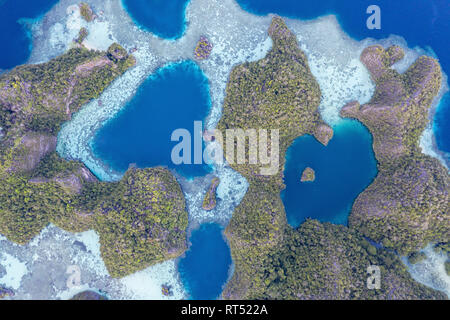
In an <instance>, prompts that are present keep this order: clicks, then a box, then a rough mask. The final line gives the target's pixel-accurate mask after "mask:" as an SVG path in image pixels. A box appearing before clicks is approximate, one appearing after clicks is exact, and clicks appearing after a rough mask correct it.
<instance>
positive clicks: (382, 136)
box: [341, 46, 450, 255]
mask: <svg viewBox="0 0 450 320" xmlns="http://www.w3.org/2000/svg"><path fill="white" fill-rule="evenodd" d="M403 55H404V54H403V50H402V49H401V48H399V47H397V46H393V47H390V48H388V49H386V50H385V49H383V48H382V47H381V46H371V47H368V48H366V49H365V50H364V51H363V53H362V55H361V61H362V62H363V63H364V64H365V65H366V67H367V68H368V69H369V71H370V73H371V75H372V78H373V80H374V81H375V82H376V91H375V94H374V95H373V97H372V100H371V101H370V102H369V103H368V104H366V105H364V106H360V105H359V103H357V102H352V103H349V104H348V105H347V106H345V107H344V108H343V109H342V111H341V115H342V116H344V117H351V118H355V119H358V120H359V121H361V122H362V123H363V124H364V125H366V126H367V127H368V128H369V130H370V132H371V133H372V135H373V148H374V151H375V156H376V158H377V160H378V170H379V172H378V176H377V178H376V179H375V181H374V182H373V183H372V184H371V185H370V186H369V187H368V188H367V189H366V190H365V191H364V192H363V193H361V194H360V195H359V196H358V198H357V200H356V201H355V203H354V205H353V209H352V213H351V215H350V217H349V224H350V226H352V227H354V228H356V229H358V230H359V231H360V232H361V233H362V234H364V235H365V236H367V237H369V238H371V239H373V240H375V241H377V242H383V243H388V244H389V245H390V247H391V248H393V249H395V250H397V251H398V252H399V253H400V254H402V255H408V254H409V253H412V252H415V251H418V250H420V249H421V248H423V247H425V246H426V245H427V244H428V243H430V242H434V243H436V242H442V241H444V242H448V241H449V235H450V215H449V205H448V204H449V191H450V177H449V175H448V171H447V169H446V168H445V167H444V166H442V165H441V164H440V163H439V161H438V160H436V159H434V158H431V157H429V156H426V155H424V154H422V153H421V149H420V146H419V140H420V135H421V134H422V132H423V130H424V129H425V128H426V126H427V125H428V123H429V119H428V110H429V108H430V105H431V103H432V101H433V99H434V98H435V96H436V95H437V94H438V91H439V88H440V86H441V78H442V73H441V69H440V66H439V63H438V62H437V60H435V59H433V58H430V57H426V56H421V57H419V58H418V59H417V60H416V61H415V63H414V64H413V65H412V66H411V67H410V68H409V69H408V70H407V71H406V72H405V73H404V74H399V73H398V72H396V71H395V70H394V69H391V68H390V67H391V65H392V64H393V63H394V62H396V61H398V60H399V59H401V58H402V57H403Z"/></svg>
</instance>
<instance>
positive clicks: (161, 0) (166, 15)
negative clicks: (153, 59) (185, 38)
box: [122, 0, 190, 39]
mask: <svg viewBox="0 0 450 320" xmlns="http://www.w3.org/2000/svg"><path fill="white" fill-rule="evenodd" d="M189 1H190V0H138V1H136V0H122V5H123V6H124V8H125V9H126V10H127V11H128V13H129V14H130V16H131V17H132V18H133V20H134V22H135V23H136V24H137V25H138V26H139V27H141V28H143V29H144V30H147V31H150V32H152V33H154V34H155V35H157V36H159V37H161V38H166V39H178V38H180V37H181V36H182V35H183V33H184V30H185V29H186V20H185V14H184V13H185V10H186V6H187V5H188V3H189Z"/></svg>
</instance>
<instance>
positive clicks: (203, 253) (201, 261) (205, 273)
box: [178, 223, 231, 300]
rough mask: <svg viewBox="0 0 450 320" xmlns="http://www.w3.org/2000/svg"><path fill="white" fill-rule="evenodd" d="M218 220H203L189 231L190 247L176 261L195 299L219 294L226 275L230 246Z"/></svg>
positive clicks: (209, 297) (229, 262)
mask: <svg viewBox="0 0 450 320" xmlns="http://www.w3.org/2000/svg"><path fill="white" fill-rule="evenodd" d="M222 230H223V228H222V227H221V226H220V225H218V224H213V223H208V224H202V225H201V226H200V229H198V230H194V231H193V232H192V235H191V238H190V241H191V243H192V245H191V247H190V249H189V250H188V251H187V252H186V256H185V257H184V258H182V259H181V260H180V262H179V265H178V270H179V272H180V277H181V281H182V283H183V285H184V287H185V288H186V290H187V291H188V292H189V294H190V298H192V299H195V300H212V299H216V298H217V297H219V295H220V294H221V292H222V289H223V286H224V284H225V282H226V281H227V278H228V275H229V268H230V265H231V255H230V249H229V247H228V245H227V243H226V242H225V240H224V238H223V236H222Z"/></svg>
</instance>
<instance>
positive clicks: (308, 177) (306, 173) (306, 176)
mask: <svg viewBox="0 0 450 320" xmlns="http://www.w3.org/2000/svg"><path fill="white" fill-rule="evenodd" d="M315 180H316V172H315V171H314V170H313V169H312V168H310V167H308V168H306V169H305V170H303V173H302V177H301V178H300V181H301V182H312V181H315Z"/></svg>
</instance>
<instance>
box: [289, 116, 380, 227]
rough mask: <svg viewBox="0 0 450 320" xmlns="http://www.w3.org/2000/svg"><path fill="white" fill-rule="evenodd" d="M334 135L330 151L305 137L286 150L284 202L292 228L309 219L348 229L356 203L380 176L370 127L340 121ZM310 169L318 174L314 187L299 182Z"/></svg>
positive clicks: (313, 183)
mask: <svg viewBox="0 0 450 320" xmlns="http://www.w3.org/2000/svg"><path fill="white" fill-rule="evenodd" d="M333 130H334V137H333V139H331V140H330V142H329V144H328V146H326V147H325V146H323V145H322V144H321V143H320V142H318V141H317V140H316V139H315V138H314V137H313V136H311V135H304V136H301V137H299V138H297V139H296V140H295V141H294V143H293V144H292V145H291V146H290V147H289V149H288V150H287V153H286V165H285V171H284V176H285V177H284V182H285V184H286V189H285V190H283V191H282V192H281V198H282V200H283V203H284V206H285V209H286V215H287V219H288V222H289V224H290V225H291V226H293V227H298V226H299V225H300V224H301V223H303V222H304V221H305V219H307V218H314V219H318V220H320V221H323V222H331V223H337V224H347V218H348V215H349V213H350V210H351V207H352V204H353V202H354V200H355V199H356V197H357V196H358V194H359V193H361V192H362V191H363V190H364V189H365V188H366V187H367V186H368V185H369V184H370V183H371V182H372V180H373V179H374V178H375V176H376V175H377V163H376V160H375V155H374V152H373V149H372V136H371V134H370V132H369V131H368V130H367V128H366V127H365V126H363V125H362V124H361V123H359V122H358V121H356V120H341V121H340V122H339V123H338V124H337V125H335V126H334V127H333ZM306 167H311V168H312V169H314V171H315V172H316V180H315V181H314V182H301V181H300V178H301V175H302V172H303V170H304V169H305V168H306Z"/></svg>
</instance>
